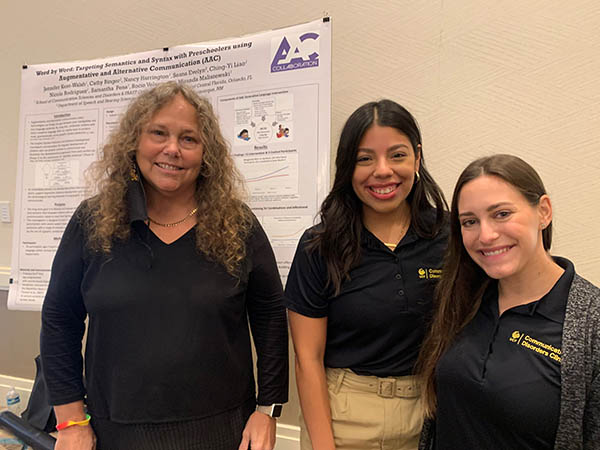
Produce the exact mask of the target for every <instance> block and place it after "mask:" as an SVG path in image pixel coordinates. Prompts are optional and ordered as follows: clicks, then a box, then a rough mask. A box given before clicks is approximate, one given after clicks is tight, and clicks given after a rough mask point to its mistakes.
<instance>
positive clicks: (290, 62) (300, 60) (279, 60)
mask: <svg viewBox="0 0 600 450" xmlns="http://www.w3.org/2000/svg"><path fill="white" fill-rule="evenodd" d="M318 39H319V35H318V34H317V33H312V32H309V33H304V34H302V35H300V36H299V37H291V38H290V39H289V40H288V38H287V37H285V36H284V37H283V39H282V40H281V43H280V44H279V46H278V47H277V50H276V52H275V56H274V58H273V61H272V62H271V72H285V71H286V70H295V69H306V68H308V67H318V66H319V40H318Z"/></svg>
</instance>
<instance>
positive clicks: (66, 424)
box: [56, 414, 91, 431]
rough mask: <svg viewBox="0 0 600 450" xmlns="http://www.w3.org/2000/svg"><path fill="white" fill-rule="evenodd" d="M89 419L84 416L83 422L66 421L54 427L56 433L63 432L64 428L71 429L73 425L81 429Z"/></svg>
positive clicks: (88, 416) (87, 416)
mask: <svg viewBox="0 0 600 450" xmlns="http://www.w3.org/2000/svg"><path fill="white" fill-rule="evenodd" d="M90 419H91V417H90V415H89V414H86V415H85V420H80V421H78V422H76V421H74V420H67V421H66V422H63V423H59V424H58V425H56V431H60V430H64V429H65V428H69V427H72V426H73V425H79V426H81V427H83V426H85V425H88V424H89V423H90Z"/></svg>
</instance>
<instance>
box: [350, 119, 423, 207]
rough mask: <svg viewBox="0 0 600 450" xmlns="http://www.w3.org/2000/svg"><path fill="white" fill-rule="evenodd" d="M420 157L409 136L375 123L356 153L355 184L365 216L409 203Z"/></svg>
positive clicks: (353, 185)
mask: <svg viewBox="0 0 600 450" xmlns="http://www.w3.org/2000/svg"><path fill="white" fill-rule="evenodd" d="M417 170H419V157H415V151H414V149H413V146H412V144H411V142H410V140H409V139H408V137H407V136H406V135H405V134H404V133H401V132H400V131H398V130H396V129H395V128H393V127H382V126H379V125H372V126H371V127H370V128H369V129H367V131H366V132H365V134H364V135H363V137H362V139H361V141H360V143H359V145H358V153H357V155H356V166H355V167H354V174H353V176H352V188H353V189H354V192H355V193H356V195H357V197H358V198H359V199H360V201H361V202H362V204H363V216H365V218H366V219H368V218H369V217H377V216H378V215H382V214H390V213H396V212H397V211H398V208H400V207H407V206H408V203H407V202H406V197H407V196H408V194H409V193H410V191H411V189H412V186H413V183H414V178H415V172H416V171H417Z"/></svg>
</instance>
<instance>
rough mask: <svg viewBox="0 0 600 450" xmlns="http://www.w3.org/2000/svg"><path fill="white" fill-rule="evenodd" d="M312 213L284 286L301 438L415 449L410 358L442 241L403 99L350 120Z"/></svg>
mask: <svg viewBox="0 0 600 450" xmlns="http://www.w3.org/2000/svg"><path fill="white" fill-rule="evenodd" d="M336 169H337V170H336V175H335V181H334V184H333V187H332V189H331V192H330V193H329V195H328V196H327V198H326V199H325V201H324V202H323V205H322V206H321V214H320V218H321V223H320V224H318V225H316V226H315V227H312V228H310V229H308V230H307V231H306V232H305V233H304V235H303V236H302V238H301V240H300V243H299V244H298V249H297V250H296V255H295V257H294V261H293V263H292V267H291V269H290V274H289V277H288V281H287V285H286V294H285V297H286V303H287V307H288V309H289V321H290V327H291V332H292V338H293V340H294V349H295V350H296V380H297V384H298V392H299V394H300V405H301V407H302V413H303V417H304V422H303V423H302V427H301V428H302V431H301V438H300V443H301V447H302V449H303V450H306V449H311V448H313V449H318V450H325V449H334V448H336V449H338V450H341V449H361V450H369V449H394V450H398V449H416V447H417V442H418V436H419V432H420V430H421V424H422V419H423V417H422V409H421V408H420V403H419V394H418V390H417V387H416V385H415V382H414V377H413V366H414V362H415V360H416V357H417V354H418V349H419V346H420V344H421V340H422V338H423V334H424V322H425V321H426V316H427V315H428V313H429V311H430V308H431V302H432V296H433V287H434V285H435V282H436V281H437V279H438V278H439V276H440V266H441V260H442V255H443V252H444V250H445V247H446V238H447V230H446V227H445V221H446V216H445V210H446V204H445V200H444V197H443V195H442V193H441V191H440V189H439V187H438V186H437V184H436V183H435V181H434V180H433V178H432V177H431V175H430V174H429V172H428V170H427V168H426V166H425V160H424V157H423V148H422V141H421V133H420V131H419V128H418V126H417V123H416V121H415V119H414V117H413V116H412V115H411V114H410V113H409V112H408V111H407V110H406V109H405V108H403V107H402V106H400V105H399V104H397V103H395V102H393V101H391V100H381V101H378V102H370V103H367V104H365V105H363V106H361V107H360V108H358V109H357V110H356V111H355V112H354V113H353V114H352V115H351V116H350V118H349V119H348V121H347V122H346V124H345V125H344V128H343V130H342V134H341V137H340V142H339V146H338V150H337V158H336Z"/></svg>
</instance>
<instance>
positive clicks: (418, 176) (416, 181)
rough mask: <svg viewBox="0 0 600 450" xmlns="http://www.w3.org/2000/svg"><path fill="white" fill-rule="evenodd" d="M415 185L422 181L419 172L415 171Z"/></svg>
mask: <svg viewBox="0 0 600 450" xmlns="http://www.w3.org/2000/svg"><path fill="white" fill-rule="evenodd" d="M415 178H416V180H415V184H416V183H418V182H419V181H421V175H419V171H418V170H415Z"/></svg>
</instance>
